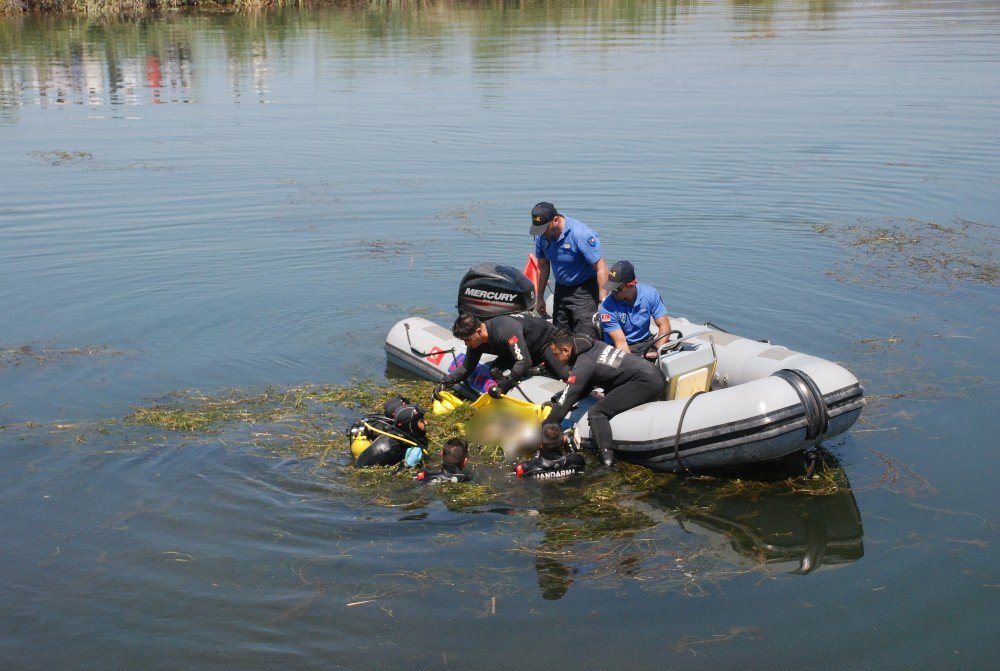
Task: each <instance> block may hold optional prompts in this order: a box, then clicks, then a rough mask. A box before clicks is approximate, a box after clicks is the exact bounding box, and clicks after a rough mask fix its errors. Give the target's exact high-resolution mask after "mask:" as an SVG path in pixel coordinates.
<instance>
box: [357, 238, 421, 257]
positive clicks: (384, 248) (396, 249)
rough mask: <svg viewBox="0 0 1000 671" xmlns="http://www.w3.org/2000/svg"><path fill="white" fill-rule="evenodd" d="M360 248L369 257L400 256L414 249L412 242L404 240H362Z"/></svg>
mask: <svg viewBox="0 0 1000 671" xmlns="http://www.w3.org/2000/svg"><path fill="white" fill-rule="evenodd" d="M361 248H362V249H363V250H365V252H366V256H367V257H369V258H386V257H396V256H402V255H403V254H408V253H411V252H412V251H413V249H414V247H413V243H412V242H407V241H406V240H362V241H361Z"/></svg>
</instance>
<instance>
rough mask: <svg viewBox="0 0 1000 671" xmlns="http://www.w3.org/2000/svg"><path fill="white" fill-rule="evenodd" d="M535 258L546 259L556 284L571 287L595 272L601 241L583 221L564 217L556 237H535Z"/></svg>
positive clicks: (582, 281) (599, 257) (599, 256)
mask: <svg viewBox="0 0 1000 671" xmlns="http://www.w3.org/2000/svg"><path fill="white" fill-rule="evenodd" d="M535 257H536V258H539V259H540V258H542V257H545V258H546V259H548V261H549V264H550V267H551V268H552V276H553V277H554V278H555V280H556V283H557V284H562V285H563V286H567V287H575V286H577V285H580V284H583V283H584V282H586V281H587V280H589V279H590V278H591V277H593V276H594V275H596V274H597V271H596V270H594V264H595V263H597V262H598V261H599V260H600V259H601V241H600V240H598V239H597V233H594V232H593V231H592V230H590V228H588V227H587V225H586V224H582V223H580V222H579V221H577V220H576V219H571V218H570V217H566V225H565V226H563V232H562V235H560V236H559V238H558V239H557V240H553V239H552V238H546V237H545V236H544V235H539V236H537V237H536V238H535Z"/></svg>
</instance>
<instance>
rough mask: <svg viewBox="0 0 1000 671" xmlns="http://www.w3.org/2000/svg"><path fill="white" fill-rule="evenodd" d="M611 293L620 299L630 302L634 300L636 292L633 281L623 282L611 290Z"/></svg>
mask: <svg viewBox="0 0 1000 671" xmlns="http://www.w3.org/2000/svg"><path fill="white" fill-rule="evenodd" d="M611 294H612V295H613V296H614V297H615V298H617V299H618V300H620V301H626V302H629V303H632V302H634V301H635V294H636V288H635V282H629V283H628V284H623V285H621V286H620V287H618V288H617V289H615V290H614V291H612V292H611Z"/></svg>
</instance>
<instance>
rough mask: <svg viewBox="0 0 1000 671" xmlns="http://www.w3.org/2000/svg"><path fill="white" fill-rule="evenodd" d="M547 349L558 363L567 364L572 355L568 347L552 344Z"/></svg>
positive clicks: (570, 348)
mask: <svg viewBox="0 0 1000 671" xmlns="http://www.w3.org/2000/svg"><path fill="white" fill-rule="evenodd" d="M549 349H550V350H552V354H553V355H554V356H555V358H556V359H557V360H558V361H559V363H564V364H568V363H569V359H570V357H571V356H572V355H573V348H572V347H571V346H570V345H563V346H562V347H560V346H559V345H557V344H555V343H552V344H551V345H549Z"/></svg>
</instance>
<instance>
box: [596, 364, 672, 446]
mask: <svg viewBox="0 0 1000 671" xmlns="http://www.w3.org/2000/svg"><path fill="white" fill-rule="evenodd" d="M650 372H651V373H654V372H655V373H659V374H658V375H652V374H651V375H649V376H648V377H646V378H644V379H642V380H633V381H631V382H626V383H625V384H623V385H621V386H620V387H615V388H614V389H612V390H611V391H609V392H608V393H607V394H605V396H604V398H602V399H601V400H600V401H598V402H597V403H595V404H594V406H593V407H592V408H591V409H590V411H589V412H587V419H588V420H589V421H590V436H591V438H592V439H593V441H594V442H595V443H596V445H597V451H598V452H600V451H601V450H610V449H611V441H612V436H611V418H612V417H614V416H615V415H619V414H621V413H623V412H625V411H626V410H631V409H632V408H634V407H636V406H639V405H642V404H643V403H650V402H652V401H655V400H656V399H658V398H660V396H661V395H662V394H663V388H664V387H665V386H666V380H665V379H664V377H663V374H662V373H660V371H659V370H658V369H654V370H652V371H650Z"/></svg>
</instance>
